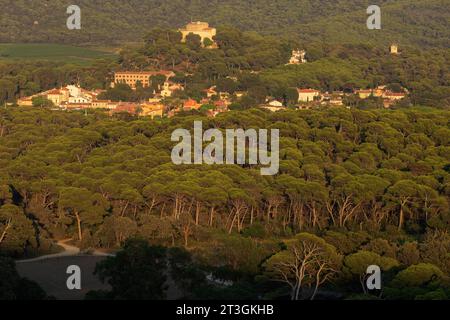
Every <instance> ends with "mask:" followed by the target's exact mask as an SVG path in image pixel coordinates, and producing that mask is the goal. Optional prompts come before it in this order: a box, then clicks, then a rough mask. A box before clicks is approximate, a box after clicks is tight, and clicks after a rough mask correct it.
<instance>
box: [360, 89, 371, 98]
mask: <svg viewBox="0 0 450 320" xmlns="http://www.w3.org/2000/svg"><path fill="white" fill-rule="evenodd" d="M356 94H357V95H358V96H359V98H360V99H367V98H369V97H370V96H372V95H373V90H371V89H362V90H356Z"/></svg>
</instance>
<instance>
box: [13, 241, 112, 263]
mask: <svg viewBox="0 0 450 320" xmlns="http://www.w3.org/2000/svg"><path fill="white" fill-rule="evenodd" d="M71 240H72V239H65V240H60V241H58V242H57V244H58V245H59V246H60V247H62V248H63V249H64V251H62V252H59V253H54V254H46V255H43V256H40V257H37V258H33V259H24V260H16V263H30V262H37V261H43V260H48V259H54V258H62V257H73V256H96V257H113V256H114V255H113V254H108V253H104V252H100V251H97V250H95V251H94V252H92V253H90V254H83V253H82V252H81V250H80V248H78V247H75V246H72V245H70V244H67V242H69V241H71Z"/></svg>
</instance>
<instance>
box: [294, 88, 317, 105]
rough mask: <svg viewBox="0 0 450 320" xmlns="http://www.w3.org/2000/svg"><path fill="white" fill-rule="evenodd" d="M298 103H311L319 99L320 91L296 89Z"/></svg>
mask: <svg viewBox="0 0 450 320" xmlns="http://www.w3.org/2000/svg"><path fill="white" fill-rule="evenodd" d="M297 91H298V101H299V102H312V101H314V100H315V99H316V97H320V91H318V90H315V89H297Z"/></svg>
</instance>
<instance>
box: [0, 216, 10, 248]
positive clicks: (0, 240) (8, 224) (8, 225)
mask: <svg viewBox="0 0 450 320" xmlns="http://www.w3.org/2000/svg"><path fill="white" fill-rule="evenodd" d="M9 228H11V220H8V222H7V223H6V227H5V230H3V232H2V235H1V237H0V244H2V242H3V240H5V237H6V233H7V232H8V229H9Z"/></svg>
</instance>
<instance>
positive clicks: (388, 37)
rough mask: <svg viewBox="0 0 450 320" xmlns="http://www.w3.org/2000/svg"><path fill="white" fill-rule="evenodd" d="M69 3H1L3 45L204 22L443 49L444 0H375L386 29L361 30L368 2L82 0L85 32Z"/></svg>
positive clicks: (138, 34) (103, 37)
mask: <svg viewBox="0 0 450 320" xmlns="http://www.w3.org/2000/svg"><path fill="white" fill-rule="evenodd" d="M70 4H72V2H71V1H68V0H51V1H50V0H39V1H36V0H33V1H31V0H16V1H12V2H11V1H8V0H0V5H1V7H2V10H1V12H0V42H58V43H120V42H123V41H138V40H140V39H141V38H142V36H143V35H144V34H145V32H146V31H147V30H148V29H150V28H152V27H155V26H159V27H171V28H176V27H180V26H181V25H183V24H185V23H186V22H188V21H190V20H192V19H194V20H206V21H209V22H210V23H211V24H213V25H215V26H217V25H222V24H231V25H233V26H236V27H238V28H240V29H242V30H254V31H258V32H262V33H270V34H286V33H287V34H289V35H290V36H293V37H298V38H300V39H302V40H304V41H309V40H311V39H317V38H320V39H324V40H326V41H333V42H343V41H345V42H366V41H367V40H369V41H371V42H381V43H383V44H384V43H385V42H387V41H392V40H397V41H400V42H401V43H402V44H408V45H411V44H414V45H419V46H439V47H442V46H448V45H449V40H448V39H450V31H449V30H450V27H449V23H448V21H449V17H450V3H449V1H447V0H427V1H423V0H396V1H395V0H380V1H377V4H379V5H380V6H381V8H382V15H383V30H381V31H369V30H367V28H366V19H367V14H366V8H367V7H368V5H370V4H373V1H368V0H333V1H330V0H277V1H272V0H257V1H255V0H245V1H243V0H195V1H192V0H172V1H166V0H146V1H142V0H127V1H123V0H110V1H101V2H100V1H93V0H79V1H77V4H78V5H79V6H80V7H81V9H82V30H80V31H69V30H67V28H66V19H67V14H66V8H67V6H68V5H70Z"/></svg>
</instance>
